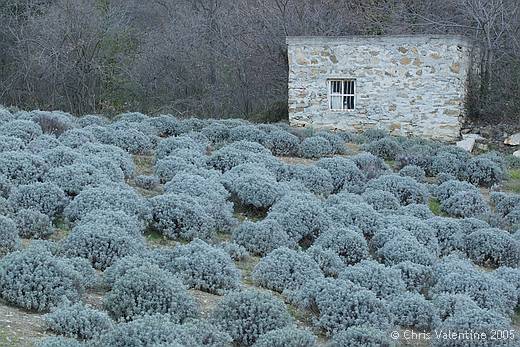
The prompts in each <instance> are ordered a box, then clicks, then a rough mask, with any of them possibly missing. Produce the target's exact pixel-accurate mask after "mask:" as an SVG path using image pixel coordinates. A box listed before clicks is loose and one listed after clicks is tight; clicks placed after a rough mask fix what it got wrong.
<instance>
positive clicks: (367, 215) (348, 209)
mask: <svg viewBox="0 0 520 347" xmlns="http://www.w3.org/2000/svg"><path fill="white" fill-rule="evenodd" d="M326 212H327V214H328V215H329V216H330V219H331V224H332V225H335V226H337V227H340V228H350V227H352V226H354V227H357V228H359V230H360V231H361V232H362V234H364V235H365V236H366V237H368V238H370V237H372V235H374V233H375V232H376V231H377V230H378V229H379V228H380V227H381V225H382V220H381V217H380V215H379V214H378V213H377V212H376V211H375V210H374V209H373V208H372V207H371V206H370V205H368V204H365V203H363V202H360V203H351V202H339V203H337V204H332V203H331V201H330V200H329V201H328V202H327V208H326Z"/></svg>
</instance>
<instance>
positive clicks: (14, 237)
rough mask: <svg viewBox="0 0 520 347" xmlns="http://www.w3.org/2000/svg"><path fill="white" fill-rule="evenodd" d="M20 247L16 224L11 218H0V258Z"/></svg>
mask: <svg viewBox="0 0 520 347" xmlns="http://www.w3.org/2000/svg"><path fill="white" fill-rule="evenodd" d="M20 246H21V243H20V238H19V237H18V230H17V225H16V223H15V222H14V221H13V220H12V219H11V218H8V217H5V216H0V257H1V256H2V255H4V254H7V253H9V252H11V251H14V250H17V249H18V248H20Z"/></svg>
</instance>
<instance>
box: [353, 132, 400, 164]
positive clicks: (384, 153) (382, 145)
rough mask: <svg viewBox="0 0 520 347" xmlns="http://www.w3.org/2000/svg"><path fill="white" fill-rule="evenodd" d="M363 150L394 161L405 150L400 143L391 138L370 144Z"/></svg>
mask: <svg viewBox="0 0 520 347" xmlns="http://www.w3.org/2000/svg"><path fill="white" fill-rule="evenodd" d="M363 149H364V150H365V151H367V152H369V153H372V154H373V155H375V156H378V157H380V158H383V159H386V160H394V159H395V158H396V157H397V155H398V154H399V153H400V152H401V151H402V150H403V148H402V147H401V145H400V144H399V143H397V142H396V141H395V140H393V139H391V138H389V137H385V138H382V139H379V140H376V141H373V142H370V143H368V144H366V145H365V146H363Z"/></svg>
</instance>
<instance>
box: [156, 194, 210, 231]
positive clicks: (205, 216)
mask: <svg viewBox="0 0 520 347" xmlns="http://www.w3.org/2000/svg"><path fill="white" fill-rule="evenodd" d="M203 201H204V200H201V199H199V198H196V197H191V196H190V195H187V194H165V195H159V196H157V197H154V198H152V199H151V206H152V226H153V227H154V228H156V229H157V230H159V231H160V232H161V233H163V234H164V235H165V236H167V237H169V238H172V239H177V238H181V239H185V240H192V239H194V238H201V239H210V238H211V237H213V236H214V234H215V233H216V231H217V224H216V221H215V218H214V217H213V216H212V215H211V214H210V213H209V212H208V210H207V208H206V206H204V205H202V203H203Z"/></svg>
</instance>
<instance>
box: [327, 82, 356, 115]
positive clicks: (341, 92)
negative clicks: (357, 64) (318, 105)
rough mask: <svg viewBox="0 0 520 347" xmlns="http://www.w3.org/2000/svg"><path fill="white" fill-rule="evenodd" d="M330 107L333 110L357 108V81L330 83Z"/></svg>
mask: <svg viewBox="0 0 520 347" xmlns="http://www.w3.org/2000/svg"><path fill="white" fill-rule="evenodd" d="M329 94H330V97H329V107H330V109H331V110H353V109H354V108H355V106H356V105H355V103H356V98H355V80H331V81H329Z"/></svg>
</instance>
